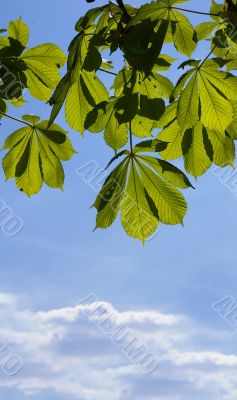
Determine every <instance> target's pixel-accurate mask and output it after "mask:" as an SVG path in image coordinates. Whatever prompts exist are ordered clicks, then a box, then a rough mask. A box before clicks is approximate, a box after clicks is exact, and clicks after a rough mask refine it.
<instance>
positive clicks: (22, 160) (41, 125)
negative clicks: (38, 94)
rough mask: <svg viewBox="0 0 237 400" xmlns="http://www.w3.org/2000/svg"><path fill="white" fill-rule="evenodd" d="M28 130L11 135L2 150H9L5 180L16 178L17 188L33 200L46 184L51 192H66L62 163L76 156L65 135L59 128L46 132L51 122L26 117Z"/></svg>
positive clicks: (30, 116) (4, 163) (5, 162)
mask: <svg viewBox="0 0 237 400" xmlns="http://www.w3.org/2000/svg"><path fill="white" fill-rule="evenodd" d="M23 120H24V121H25V122H26V124H27V126H26V127H24V128H21V129H18V130H17V131H15V132H14V133H12V134H11V135H10V136H9V137H8V138H7V139H6V141H5V143H4V146H3V149H9V151H8V153H7V154H6V156H5V157H4V159H3V162H2V165H3V169H4V172H5V176H6V179H10V178H14V179H15V181H16V184H17V187H18V188H19V189H20V190H21V191H23V192H24V193H26V195H27V196H31V195H33V194H36V193H38V192H39V191H40V189H41V187H42V184H43V182H45V183H46V184H47V185H48V186H50V187H52V188H60V189H62V188H63V183H64V171H63V167H62V164H61V160H63V161H66V160H69V159H70V158H71V157H72V155H73V154H74V153H75V151H74V149H73V147H72V144H71V142H70V140H69V139H68V137H67V134H66V132H65V131H64V130H63V129H62V128H61V127H60V126H58V125H56V124H52V125H51V126H50V128H49V129H48V128H47V125H48V121H42V122H39V120H40V118H39V117H38V116H32V115H24V116H23Z"/></svg>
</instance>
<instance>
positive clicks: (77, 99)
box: [65, 71, 108, 134]
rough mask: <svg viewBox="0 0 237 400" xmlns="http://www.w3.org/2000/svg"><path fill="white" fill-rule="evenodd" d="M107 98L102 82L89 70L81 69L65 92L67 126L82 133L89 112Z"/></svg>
mask: <svg viewBox="0 0 237 400" xmlns="http://www.w3.org/2000/svg"><path fill="white" fill-rule="evenodd" d="M107 99H108V92H107V90H106V89H105V87H104V85H103V84H102V82H101V81H100V80H99V79H98V78H97V77H96V76H95V75H94V74H93V73H90V72H86V71H83V72H82V73H81V74H80V76H79V79H78V81H77V82H76V83H74V84H73V85H72V86H71V87H70V89H69V91H68V94H67V97H66V104H65V115H66V121H67V123H68V124H69V126H70V127H71V128H72V129H74V130H75V131H78V132H80V133H82V134H83V133H84V130H85V122H86V118H87V115H88V114H89V112H90V111H91V110H92V109H93V107H95V106H96V105H97V104H99V103H100V102H101V101H106V100H107Z"/></svg>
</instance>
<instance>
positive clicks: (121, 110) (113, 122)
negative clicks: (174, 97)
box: [85, 93, 165, 151]
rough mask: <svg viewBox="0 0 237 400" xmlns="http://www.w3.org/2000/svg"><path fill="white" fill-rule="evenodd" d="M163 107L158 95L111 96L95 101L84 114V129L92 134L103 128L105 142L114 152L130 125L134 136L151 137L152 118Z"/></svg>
mask: <svg viewBox="0 0 237 400" xmlns="http://www.w3.org/2000/svg"><path fill="white" fill-rule="evenodd" d="M164 110H165V103H164V101H163V99H161V98H152V99H149V98H148V97H147V96H145V95H139V94H138V93H133V94H128V95H125V96H121V97H118V98H115V97H114V98H111V99H110V101H108V102H102V103H100V104H98V105H97V106H96V107H95V108H94V109H93V110H92V111H91V112H90V113H89V114H88V115H87V118H86V122H85V128H86V129H88V130H89V131H90V132H93V133H97V132H101V131H104V139H105V142H106V143H107V144H108V146H110V147H111V148H112V149H114V150H115V151H118V150H119V149H120V148H121V147H123V146H125V144H126V143H127V141H128V132H129V131H130V126H132V131H131V132H132V134H133V135H135V136H137V137H147V136H151V132H152V129H153V125H154V121H156V120H159V118H160V117H161V116H162V115H163V113H164Z"/></svg>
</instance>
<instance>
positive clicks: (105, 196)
mask: <svg viewBox="0 0 237 400" xmlns="http://www.w3.org/2000/svg"><path fill="white" fill-rule="evenodd" d="M181 3H188V0H157V1H151V2H148V3H147V4H145V5H142V6H141V7H138V8H137V7H133V6H131V5H124V3H123V2H122V1H121V0H118V1H117V2H115V3H113V2H111V1H109V2H108V3H107V4H105V5H104V6H101V7H95V8H91V9H90V10H89V11H88V12H87V13H86V14H85V15H84V16H83V17H81V18H80V19H79V20H78V22H77V23H76V25H75V29H76V36H75V37H74V38H73V40H72V42H71V43H70V45H69V49H68V55H67V56H66V55H65V54H64V52H63V51H62V50H61V49H60V48H59V47H58V46H56V45H55V44H51V43H45V44H42V45H38V46H36V47H33V48H28V47H27V46H28V39H29V29H28V27H27V25H26V24H25V23H24V22H23V20H22V19H21V18H20V19H18V20H16V21H11V22H10V23H9V26H8V30H7V31H6V30H5V29H1V30H0V117H1V118H6V117H9V118H12V119H15V120H16V121H18V123H19V124H22V123H23V124H24V127H21V128H20V129H18V130H16V131H15V132H14V133H12V134H11V135H10V136H9V137H8V138H7V139H6V141H5V143H4V145H3V150H4V151H5V150H7V153H6V155H5V157H4V158H3V163H2V165H3V169H4V173H5V176H6V179H9V178H14V179H15V182H16V185H17V187H18V188H19V189H20V190H21V191H23V192H24V193H25V194H26V195H27V196H31V195H33V194H36V193H38V192H39V191H40V189H41V187H42V184H43V182H44V183H46V184H47V185H48V186H50V187H52V188H62V187H63V183H64V170H63V167H62V161H66V160H69V159H70V158H71V157H72V155H73V154H74V153H75V151H74V149H73V147H72V144H71V141H70V139H69V137H68V134H67V132H66V131H65V130H64V129H62V128H61V127H60V126H59V125H57V124H56V123H55V120H56V118H57V116H58V114H59V112H60V111H61V109H62V108H63V107H64V112H65V121H66V123H67V124H68V125H69V127H70V128H71V129H72V130H74V131H77V132H80V133H81V134H82V135H83V134H84V132H85V131H89V132H91V133H93V134H95V133H99V132H103V135H104V141H105V143H106V145H108V146H109V147H110V148H111V150H112V151H113V152H114V153H115V154H114V156H113V157H112V159H111V161H110V162H109V165H108V167H109V168H111V166H112V165H113V163H114V162H116V164H117V165H116V166H115V168H114V169H113V170H112V171H111V172H110V174H109V175H108V177H107V179H106V180H105V182H104V185H103V187H102V188H101V191H100V192H99V194H98V196H97V198H96V200H95V202H94V205H93V206H94V207H95V208H96V210H97V218H96V227H99V228H107V227H109V226H110V225H111V224H112V223H113V221H114V220H115V219H116V217H117V215H118V213H120V216H121V222H122V225H123V228H124V230H125V231H126V232H127V233H128V234H129V235H130V236H132V237H134V238H138V239H140V240H141V241H142V242H144V241H145V240H146V239H147V238H148V237H150V236H151V235H152V234H153V233H154V232H155V231H156V229H157V227H158V224H159V223H160V222H161V223H165V224H179V223H181V224H182V223H183V218H184V216H185V214H186V211H187V204H186V201H185V199H184V197H183V194H182V193H181V190H183V189H187V188H191V187H192V184H191V182H190V180H189V178H188V177H187V176H186V174H185V173H184V172H182V171H181V170H180V169H179V168H177V167H176V166H174V165H173V164H172V163H170V161H172V160H176V159H179V158H181V159H183V163H184V169H185V171H186V173H187V174H190V175H192V176H193V177H195V178H197V177H199V176H200V175H202V174H204V173H205V172H206V171H207V170H208V169H209V168H210V166H211V165H212V164H213V163H214V164H216V165H218V166H220V167H225V166H227V165H231V166H233V165H234V161H235V140H236V139H237V102H236V93H237V77H236V76H235V71H236V70H237V0H228V1H227V0H226V1H225V2H223V3H221V4H219V3H216V2H215V1H214V0H213V1H212V2H210V3H211V4H210V10H208V9H207V10H205V12H204V11H196V10H192V9H190V8H187V9H186V8H184V5H183V4H181ZM206 3H208V2H205V6H206ZM180 5H181V6H180ZM185 7H186V4H185ZM191 13H197V14H205V15H206V16H207V17H209V21H206V22H202V23H201V24H199V25H197V26H195V27H194V26H193V25H192V24H191V22H190V20H189V19H188V17H187V16H188V15H189V16H190V14H191ZM166 44H173V46H174V47H175V49H176V51H177V52H178V53H180V55H182V57H183V58H184V62H182V63H181V64H180V65H179V64H178V65H177V69H178V71H180V77H179V79H178V81H177V82H176V83H173V82H172V81H171V79H170V78H171V74H170V73H169V69H170V67H171V66H172V64H173V63H175V62H177V60H176V59H175V58H173V57H172V56H171V54H170V50H169V49H170V47H168V46H166ZM199 47H201V48H202V47H203V48H204V49H207V54H206V55H205V57H204V58H203V59H201V60H199V59H196V58H194V55H195V51H196V49H198V48H199ZM167 49H168V50H167ZM114 53H118V55H119V56H120V57H121V60H123V61H124V62H123V65H122V68H121V70H119V71H117V72H115V71H114V66H113V62H112V60H113V54H114ZM172 54H173V52H172ZM193 54H194V55H193ZM103 56H105V57H107V59H105V58H104V57H103ZM65 63H66V69H65V70H66V72H65V74H64V76H62V77H61V75H60V69H61V68H62V67H63V66H64V64H65ZM102 72H104V73H107V74H109V75H110V76H111V77H113V85H112V87H111V88H106V87H105V85H104V82H102V80H101V79H100V78H99V76H101V73H102ZM25 90H28V91H29V93H30V95H31V96H33V97H34V98H36V99H38V100H41V101H44V102H48V103H49V105H50V106H51V107H52V111H51V115H50V117H49V119H48V120H47V121H40V117H38V116H36V115H23V117H22V120H19V119H17V118H15V117H14V116H12V115H9V113H8V109H9V108H12V107H21V106H23V105H24V103H25V100H24V93H25Z"/></svg>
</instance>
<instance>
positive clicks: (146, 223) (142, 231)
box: [121, 161, 159, 243]
mask: <svg viewBox="0 0 237 400" xmlns="http://www.w3.org/2000/svg"><path fill="white" fill-rule="evenodd" d="M121 222H122V225H123V228H124V230H125V231H126V232H127V234H128V235H130V236H132V237H134V238H136V239H140V240H141V241H142V242H143V243H144V241H145V240H146V239H147V238H148V237H149V236H151V235H152V234H153V233H154V232H155V231H156V229H157V227H158V222H159V221H158V219H157V218H156V217H155V216H154V214H153V213H152V211H151V209H150V206H149V204H148V201H147V198H146V194H145V190H144V186H143V183H142V180H141V178H140V176H139V174H138V171H137V169H136V166H135V163H134V161H131V166H130V173H129V178H128V184H127V187H126V191H125V195H124V199H123V202H122V208H121Z"/></svg>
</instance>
